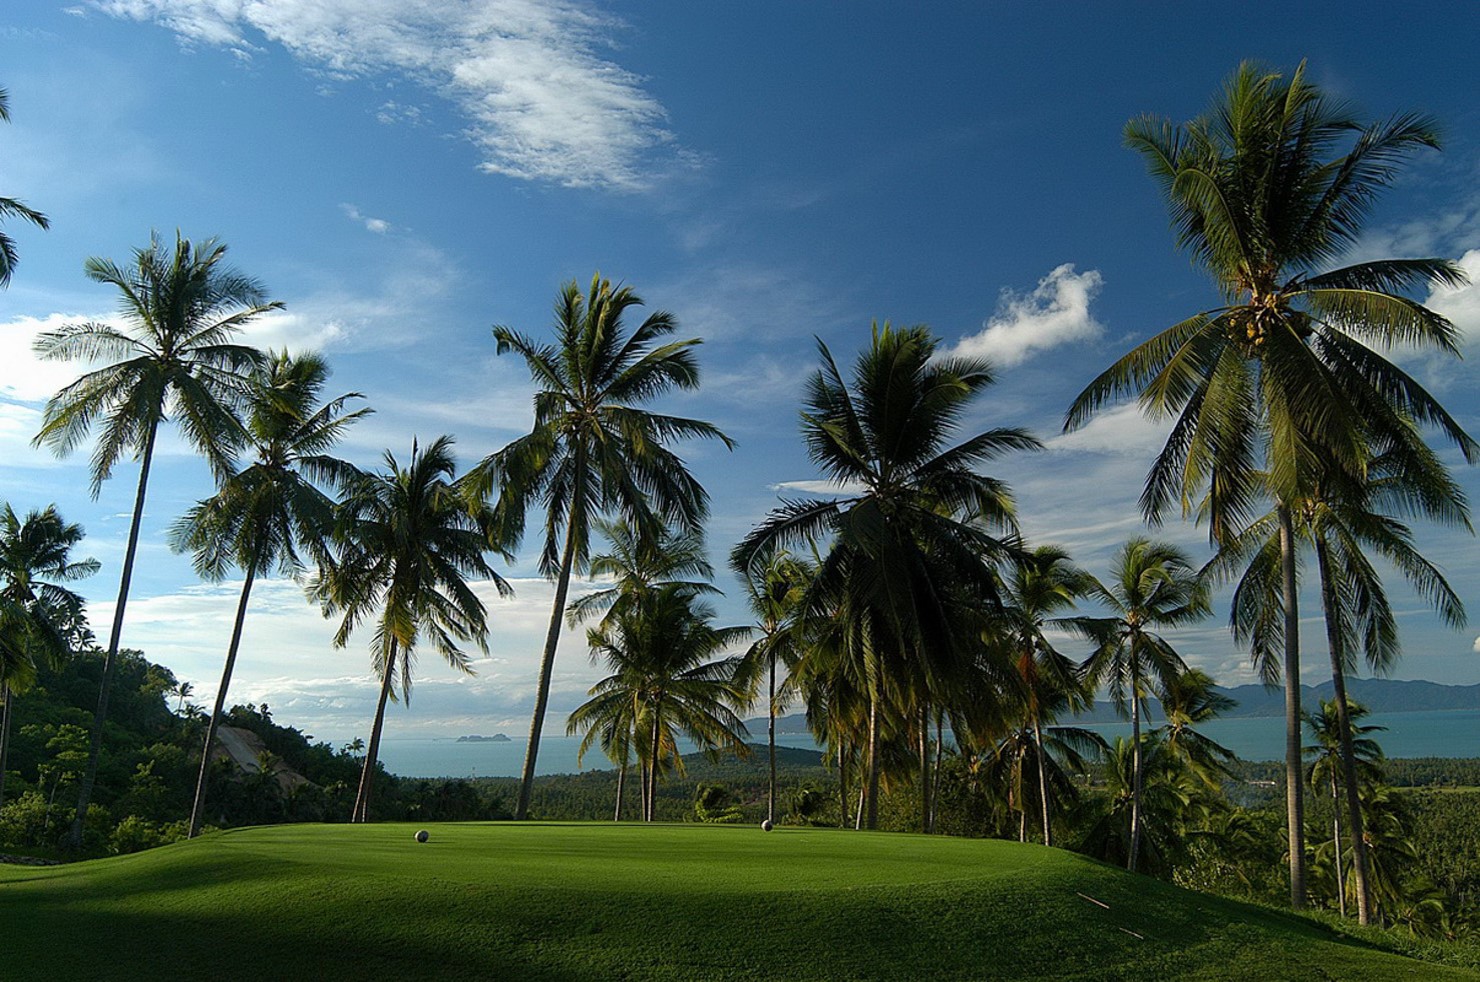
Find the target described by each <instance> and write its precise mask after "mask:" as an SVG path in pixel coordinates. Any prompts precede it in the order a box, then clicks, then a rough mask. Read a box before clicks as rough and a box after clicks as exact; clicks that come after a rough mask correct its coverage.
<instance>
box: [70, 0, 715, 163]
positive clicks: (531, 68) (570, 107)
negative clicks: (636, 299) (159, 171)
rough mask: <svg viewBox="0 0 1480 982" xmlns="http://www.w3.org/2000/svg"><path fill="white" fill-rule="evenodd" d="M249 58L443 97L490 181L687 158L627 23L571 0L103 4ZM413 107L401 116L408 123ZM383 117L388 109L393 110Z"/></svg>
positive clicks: (104, 0)
mask: <svg viewBox="0 0 1480 982" xmlns="http://www.w3.org/2000/svg"><path fill="white" fill-rule="evenodd" d="M93 6H94V7H95V8H96V9H98V10H100V11H103V12H104V13H107V14H110V15H112V16H115V17H124V18H131V19H133V20H139V21H151V22H154V23H158V24H160V25H163V26H164V27H166V28H168V29H169V30H171V31H174V32H175V33H176V34H177V35H178V36H179V37H180V38H181V39H182V40H183V41H185V42H187V43H194V44H205V45H212V46H217V47H225V48H229V49H231V50H232V51H234V52H237V53H238V54H239V55H241V56H243V57H248V58H249V57H251V55H252V54H253V53H254V52H256V51H259V50H260V49H261V45H262V41H264V40H265V41H266V42H268V43H271V44H280V45H282V46H283V47H284V48H286V49H287V50H288V51H289V52H290V53H292V55H293V56H294V57H296V58H297V59H299V60H300V61H301V62H303V63H304V64H305V65H307V66H309V67H311V68H313V69H314V70H316V71H319V72H322V73H324V74H326V75H328V76H330V77H332V78H335V79H343V80H349V79H355V78H361V77H368V76H373V75H377V74H380V73H393V74H396V75H399V76H404V77H407V78H409V79H411V80H413V81H415V82H417V83H420V84H422V85H425V86H427V87H429V88H431V89H434V90H435V91H437V92H439V93H441V94H442V95H443V96H444V97H446V98H447V99H449V100H450V101H451V102H452V103H453V104H454V105H455V106H456V107H457V109H458V111H459V112H460V113H461V114H462V115H463V117H464V118H465V119H466V120H467V121H468V128H467V136H468V137H469V138H470V139H471V140H472V141H473V143H474V144H476V145H477V146H478V147H479V148H480V149H481V151H482V153H483V161H482V163H481V165H480V166H481V167H482V168H483V169H484V170H486V171H489V172H491V173H497V174H505V175H508V176H510V177H516V178H521V179H525V180H536V181H549V182H552V183H555V184H560V185H565V186H568V187H598V188H609V189H615V190H622V191H635V190H641V189H643V188H645V187H647V186H649V185H650V184H651V182H652V177H653V175H654V174H656V173H659V172H661V171H662V170H663V169H664V167H672V166H674V165H675V164H677V163H678V162H679V161H680V160H683V159H684V158H685V155H684V154H683V153H682V152H681V151H679V150H678V149H677V147H676V144H675V141H674V138H673V135H672V134H671V133H670V132H669V131H668V130H667V129H666V118H667V114H666V112H665V110H664V109H663V106H662V105H661V104H660V103H659V102H658V101H657V100H656V99H655V98H653V97H652V96H651V95H649V94H648V93H647V92H646V91H645V90H644V88H643V79H642V78H640V77H639V76H637V75H635V74H634V73H632V72H630V71H628V70H627V69H625V68H622V67H621V66H620V65H618V64H616V63H615V62H614V61H612V60H610V59H609V58H608V57H605V54H606V51H607V50H608V49H609V48H610V46H611V42H610V38H611V37H612V36H613V35H616V34H619V33H621V32H622V30H623V29H624V25H623V24H622V23H621V21H620V20H618V19H617V18H615V17H613V16H610V15H608V14H604V13H602V12H600V11H598V10H596V9H595V8H593V7H591V6H588V5H586V4H583V3H578V2H572V0H542V2H537V0H461V2H455V3H453V2H448V3H416V4H411V3H406V2H404V0H254V2H251V3H240V2H221V0H94V2H93ZM404 109H405V107H403V106H399V105H396V106H394V107H393V108H392V109H391V110H389V111H388V115H389V116H390V118H391V119H393V120H394V119H400V118H404V116H405V113H404ZM382 112H387V110H386V108H385V107H384V106H383V107H382Z"/></svg>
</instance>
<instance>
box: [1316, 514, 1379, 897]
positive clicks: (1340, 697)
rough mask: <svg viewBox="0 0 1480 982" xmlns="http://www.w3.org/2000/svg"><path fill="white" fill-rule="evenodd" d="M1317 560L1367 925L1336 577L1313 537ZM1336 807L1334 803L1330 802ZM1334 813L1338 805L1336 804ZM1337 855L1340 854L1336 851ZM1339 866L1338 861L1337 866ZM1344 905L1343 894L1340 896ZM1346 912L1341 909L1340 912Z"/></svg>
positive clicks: (1352, 836)
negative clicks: (1335, 590) (1338, 618)
mask: <svg viewBox="0 0 1480 982" xmlns="http://www.w3.org/2000/svg"><path fill="white" fill-rule="evenodd" d="M1316 562H1317V563H1318V564H1319V566H1320V576H1321V600H1322V603H1323V604H1324V606H1325V615H1326V641H1327V647H1328V648H1329V649H1330V652H1331V688H1332V690H1333V691H1332V697H1333V699H1334V700H1335V702H1336V729H1337V736H1338V738H1339V739H1340V741H1341V780H1342V783H1343V784H1345V785H1346V814H1347V822H1348V824H1347V835H1348V837H1349V838H1350V839H1351V841H1352V870H1353V874H1354V875H1355V877H1356V880H1357V883H1356V887H1357V923H1359V924H1370V923H1371V922H1372V921H1371V918H1372V910H1371V902H1370V899H1369V898H1370V895H1369V893H1368V889H1367V840H1366V838H1365V830H1364V829H1363V827H1362V825H1363V823H1362V791H1361V787H1360V786H1359V785H1358V783H1357V754H1356V750H1355V748H1354V747H1353V746H1352V723H1351V716H1350V715H1349V714H1348V713H1347V706H1346V652H1345V649H1344V647H1343V642H1342V634H1341V630H1340V622H1339V621H1338V620H1337V619H1336V618H1337V617H1339V616H1340V611H1339V608H1338V607H1337V606H1336V597H1335V595H1334V592H1333V591H1334V588H1335V584H1336V580H1335V579H1334V578H1333V571H1332V569H1331V556H1330V552H1329V551H1328V550H1327V548H1326V543H1325V540H1323V539H1321V538H1320V537H1319V536H1317V537H1316ZM1332 805H1333V806H1336V802H1334V801H1333V802H1332ZM1336 810H1337V813H1338V814H1339V813H1340V808H1339V807H1337V809H1336ZM1337 855H1338V858H1339V856H1340V853H1339V852H1338V853H1337ZM1339 868H1340V866H1339V864H1338V869H1339ZM1342 904H1343V906H1344V905H1345V894H1343V899H1342ZM1344 913H1345V911H1343V914H1344Z"/></svg>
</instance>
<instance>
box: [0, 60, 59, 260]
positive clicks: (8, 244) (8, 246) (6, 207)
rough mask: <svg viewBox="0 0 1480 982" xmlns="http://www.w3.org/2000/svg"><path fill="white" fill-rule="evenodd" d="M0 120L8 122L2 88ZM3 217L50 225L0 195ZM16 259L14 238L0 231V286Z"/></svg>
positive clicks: (7, 100) (38, 214) (6, 97)
mask: <svg viewBox="0 0 1480 982" xmlns="http://www.w3.org/2000/svg"><path fill="white" fill-rule="evenodd" d="M0 122H4V123H8V122H10V93H9V92H6V91H5V90H4V89H0ZM4 218H21V219H25V220H26V221H28V222H30V223H31V224H32V225H35V226H36V227H37V228H43V229H45V228H50V227H51V222H50V221H49V220H48V219H47V217H46V216H45V215H43V214H41V212H39V211H36V210H35V209H34V208H27V207H26V206H25V205H23V204H21V203H20V202H19V201H17V200H16V199H15V198H4V197H0V219H4ZM17 260H18V257H17V255H16V251H15V240H14V239H12V238H11V237H10V236H8V235H6V234H5V233H4V232H3V231H0V287H5V286H9V285H10V277H11V275H12V274H13V273H14V272H15V264H16V262H17Z"/></svg>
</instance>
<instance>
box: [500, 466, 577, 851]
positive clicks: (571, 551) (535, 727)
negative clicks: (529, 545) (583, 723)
mask: <svg viewBox="0 0 1480 982" xmlns="http://www.w3.org/2000/svg"><path fill="white" fill-rule="evenodd" d="M581 466H584V465H583V464H582V465H581ZM583 484H584V481H583V479H582V478H581V477H580V476H579V475H578V476H577V477H576V489H577V492H576V493H577V494H584V490H583V488H582V485H583ZM571 511H572V513H571V514H569V515H567V516H566V526H565V549H564V551H563V552H561V554H560V576H559V578H557V579H556V581H555V606H554V608H553V609H552V610H551V611H550V629H549V630H548V631H547V632H546V633H545V653H544V655H542V656H541V658H540V681H539V685H538V687H537V688H536V690H535V696H534V716H533V717H532V718H531V719H530V721H529V746H528V747H527V748H525V751H524V774H523V776H522V777H521V778H520V781H519V800H518V802H517V803H516V804H515V805H514V818H515V820H517V821H521V822H522V821H524V820H525V819H527V818H528V817H529V796H530V793H531V792H532V791H533V790H534V765H535V758H536V757H538V756H539V752H540V731H541V730H542V729H544V726H545V708H546V707H547V706H548V705H549V703H550V676H551V674H552V673H553V672H554V670H555V646H556V644H558V643H559V642H560V622H561V620H562V619H564V617H565V598H566V595H567V594H568V593H569V591H570V574H571V569H572V567H573V566H574V565H575V556H576V519H575V515H574V511H575V509H574V507H572V509H571Z"/></svg>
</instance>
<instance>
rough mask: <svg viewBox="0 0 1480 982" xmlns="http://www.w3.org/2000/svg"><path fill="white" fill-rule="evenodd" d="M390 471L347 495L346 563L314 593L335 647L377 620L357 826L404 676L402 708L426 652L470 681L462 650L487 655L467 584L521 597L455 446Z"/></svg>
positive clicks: (342, 533)
mask: <svg viewBox="0 0 1480 982" xmlns="http://www.w3.org/2000/svg"><path fill="white" fill-rule="evenodd" d="M385 467H386V471H385V473H383V474H372V475H365V476H362V477H360V478H358V479H356V480H354V481H352V482H351V483H350V484H349V485H348V486H347V487H346V488H345V497H344V501H343V502H342V504H341V505H340V509H339V512H340V516H339V521H338V527H337V530H336V533H335V544H336V547H337V550H338V555H337V556H336V557H334V558H333V559H332V560H331V561H330V562H328V563H327V564H326V567H325V569H324V570H323V571H322V573H321V574H320V575H319V578H318V580H317V581H316V582H315V584H314V585H313V588H312V589H313V593H314V595H315V596H316V597H318V599H319V600H320V602H321V603H322V604H323V607H324V613H325V616H328V615H330V614H339V615H342V619H341V620H340V623H339V629H338V631H337V632H336V633H335V635H334V645H335V647H339V648H342V647H344V646H345V644H347V643H348V642H349V638H350V635H351V633H352V632H353V631H354V629H355V627H356V626H358V625H359V623H360V622H361V621H362V620H364V619H365V618H366V617H368V616H376V625H375V633H374V635H373V637H372V638H371V642H370V653H371V661H372V663H373V665H374V668H375V672H376V674H377V675H378V676H379V677H380V699H379V702H378V703H377V704H376V707H375V722H374V723H373V725H372V727H371V730H370V745H369V747H368V748H367V750H366V752H365V763H364V769H363V770H362V772H361V774H360V787H359V792H358V793H357V795H356V797H355V806H354V812H353V814H352V816H351V820H352V821H357V822H365V821H368V820H369V813H370V796H371V791H372V785H373V781H374V776H375V767H376V761H377V759H378V756H379V753H380V733H381V728H382V726H383V724H384V722H385V704H386V701H387V700H389V699H390V698H391V697H392V695H393V690H394V689H395V681H396V677H397V676H398V675H399V676H400V680H401V684H400V691H401V698H402V699H403V700H405V699H409V698H410V696H411V673H412V669H413V667H414V665H415V656H416V647H417V645H418V643H420V642H421V640H422V639H423V638H426V639H428V640H429V641H430V643H431V645H432V647H433V648H435V649H436V651H437V652H438V653H439V654H440V655H442V657H444V658H445V659H447V662H448V664H450V665H452V666H453V667H454V668H457V669H459V670H461V671H465V672H468V673H469V674H471V673H472V666H471V665H470V664H469V662H468V656H467V653H466V652H464V651H463V650H462V649H461V648H459V647H458V644H457V643H458V642H459V641H471V642H473V643H474V644H475V645H476V646H477V647H478V649H479V650H480V651H484V652H486V651H487V650H488V642H487V633H488V626H487V619H486V616H485V611H484V607H483V602H482V601H481V600H479V599H478V597H477V595H476V594H475V593H474V592H473V589H472V587H471V586H470V584H469V582H468V580H469V578H470V577H479V578H482V579H486V580H490V581H492V583H493V585H494V586H495V587H496V588H497V589H498V592H499V594H500V595H501V596H511V595H512V593H513V591H512V590H510V588H509V585H508V584H507V583H506V582H504V579H503V577H501V576H499V575H498V574H497V573H495V572H494V571H493V568H492V567H490V566H489V565H488V562H487V560H486V559H485V558H484V553H485V552H486V551H487V550H488V549H489V542H490V538H489V527H488V518H489V516H488V515H487V514H486V512H476V513H475V512H470V511H469V510H468V508H467V505H466V502H465V500H464V499H463V498H462V497H461V495H460V492H459V491H458V489H456V488H454V486H453V484H452V476H453V471H454V468H455V461H454V459H453V456H452V438H451V437H448V436H442V437H438V438H437V439H436V440H434V441H433V442H432V443H431V444H430V445H428V446H427V447H426V448H425V449H422V448H421V447H420V446H419V445H418V444H417V443H415V442H414V441H413V443H412V445H411V459H410V460H409V462H408V463H407V465H406V466H405V467H402V466H401V465H400V463H399V462H398V461H397V460H396V458H395V456H394V455H393V454H391V453H390V451H386V454H385Z"/></svg>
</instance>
